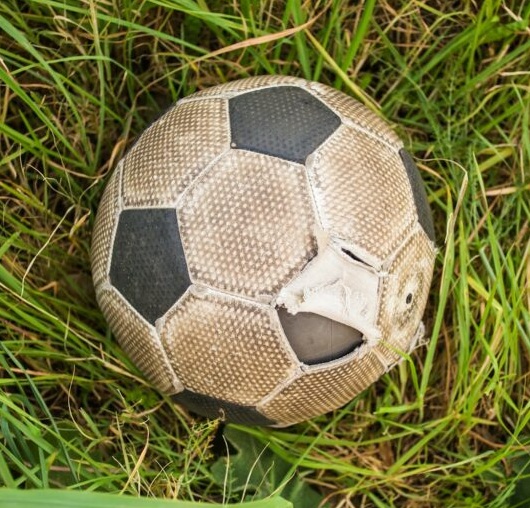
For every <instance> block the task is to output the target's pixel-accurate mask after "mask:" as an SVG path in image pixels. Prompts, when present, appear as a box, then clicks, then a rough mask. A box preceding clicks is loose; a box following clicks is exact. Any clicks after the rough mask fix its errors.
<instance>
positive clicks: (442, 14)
mask: <svg viewBox="0 0 530 508" xmlns="http://www.w3.org/2000/svg"><path fill="white" fill-rule="evenodd" d="M529 35H530V3H529V2H524V1H523V2H520V1H516V0H484V1H483V2H472V1H463V2H452V1H450V0H439V1H437V2H434V3H426V2H421V1H419V0H399V1H395V2H390V1H388V0H380V1H377V2H376V1H375V0H366V1H365V2H349V1H347V0H326V1H323V0H317V1H315V2H307V1H302V0H285V1H283V2H278V1H262V2H253V1H251V0H240V1H239V2H222V1H212V2H205V1H203V0H171V1H170V0H150V1H146V2H134V1H132V0H122V1H121V2H116V1H115V0H104V1H101V2H95V1H86V2H82V1H80V0H27V1H26V2H19V1H16V0H4V1H3V2H2V3H1V4H0V175H1V176H0V197H1V200H0V203H1V209H0V334H1V335H0V339H1V340H0V486H4V487H9V488H11V489H49V488H60V489H68V490H76V489H79V490H84V491H94V492H102V493H123V494H130V495H133V496H138V495H142V496H148V497H161V498H168V499H179V500H188V501H216V502H239V501H241V500H242V499H241V495H242V494H241V491H238V490H237V489H231V488H230V486H229V485H226V484H223V482H220V481H218V479H217V477H216V475H215V474H214V473H213V472H212V465H213V464H214V463H215V461H216V454H217V453H218V452H217V448H218V446H217V444H216V443H217V441H218V437H216V434H217V433H218V430H219V428H218V424H217V422H205V421H199V420H193V419H192V418H191V417H190V416H189V415H188V414H187V413H185V412H184V411H183V410H182V409H180V408H179V407H177V406H175V405H173V404H171V402H170V401H169V400H167V399H165V398H164V397H162V396H161V395H159V394H157V393H156V392H154V391H153V390H152V389H150V387H149V386H148V385H147V383H146V382H145V381H144V380H143V378H142V377H141V376H140V375H139V374H138V372H137V371H136V370H135V369H134V368H133V367H132V365H131V364H130V362H129V360H128V359H127V358H126V357H125V356H124V354H123V353H122V352H121V350H120V349H119V347H118V346H117V345H116V343H115V341H114V340H113V338H112V337H111V336H110V334H109V331H108V328H107V326H106V324H105V322H104V320H103V318H102V316H101V314H100V312H99V310H98V308H97V305H96V303H95V299H94V293H93V289H92V284H91V278H90V271H89V266H90V265H89V254H88V252H89V244H90V236H91V231H92V227H93V222H94V214H95V211H96V209H97V205H98V202H99V198H100V196H101V193H102V189H103V186H104V184H105V181H106V179H107V177H108V175H109V172H110V171H111V170H112V169H113V168H114V166H115V164H116V161H117V160H118V159H119V158H120V157H121V156H122V155H123V153H124V151H125V150H126V149H127V147H129V146H130V145H131V143H132V142H133V140H134V139H135V138H136V137H137V136H138V135H139V134H140V133H141V131H142V130H143V129H144V128H145V127H146V125H148V124H149V122H150V121H151V120H152V119H154V118H155V117H156V116H157V115H158V114H159V113H160V111H162V110H163V109H164V108H165V107H166V106H168V105H169V104H170V103H172V102H173V101H174V100H176V99H178V98H180V97H183V96H185V95H187V94H190V93H192V92H194V91H196V90H198V89H202V88H205V87H207V86H210V85H213V84H217V83H219V82H224V81H227V80H231V79H237V78H242V77H246V76H250V75H256V74H269V73H278V74H292V75H295V76H302V77H305V78H308V79H315V80H319V81H321V82H324V83H327V84H331V85H333V86H335V87H337V88H339V89H341V90H343V91H345V92H347V93H349V94H352V95H354V96H356V97H357V98H359V99H360V100H363V101H364V102H365V103H366V104H368V105H370V107H372V108H373V109H375V110H377V111H378V112H379V113H380V114H381V115H383V116H384V117H385V118H386V119H388V121H389V122H391V123H392V124H393V125H394V126H395V128H396V129H397V131H398V133H399V134H400V135H401V136H402V138H403V139H404V141H405V144H406V145H407V147H408V148H410V150H411V151H412V152H413V153H414V155H415V156H416V158H417V159H418V161H419V163H420V164H419V165H420V169H421V170H422V176H423V178H424V181H425V183H426V187H427V190H428V195H429V199H430V201H431V205H432V208H433V211H434V216H435V222H436V230H437V238H438V244H439V253H438V260H437V266H436V274H435V284H434V286H433V289H432V293H431V299H430V301H429V305H428V309H427V312H426V321H427V325H428V329H429V330H430V331H431V338H430V341H429V343H428V345H427V346H426V347H425V348H422V349H420V350H418V351H417V352H415V353H414V354H413V355H412V356H411V358H410V359H408V360H407V361H405V362H403V363H402V364H401V365H400V366H399V367H398V368H396V369H394V370H392V371H391V372H390V373H389V374H387V375H385V376H384V377H383V379H382V380H380V381H379V382H377V383H376V384H375V385H374V386H372V387H371V388H370V389H369V390H367V391H366V392H365V393H363V394H362V395H360V396H359V397H358V398H357V399H356V400H355V401H353V402H352V403H350V404H348V405H347V406H345V407H344V408H342V409H340V410H337V411H336V412H334V413H332V414H329V415H325V416H323V417H320V418H316V419H314V420H312V421H310V422H306V423H303V424H299V425H297V426H295V427H292V428H289V429H286V430H267V429H256V428H245V427H241V428H240V429H239V430H240V431H242V432H244V433H246V434H248V435H249V437H252V439H253V440H255V441H256V442H258V443H261V444H262V445H263V447H264V448H265V447H266V449H267V456H268V457H270V453H272V454H274V455H275V456H277V457H278V459H281V461H282V464H283V463H286V464H288V465H289V467H290V469H289V472H288V474H287V475H286V478H287V479H288V478H290V477H291V476H292V475H293V474H295V473H296V474H298V475H299V479H300V481H301V482H303V483H305V484H306V485H307V486H309V487H311V488H312V489H314V490H315V491H316V492H318V493H319V495H321V497H323V498H325V499H326V500H327V501H328V502H329V503H330V505H332V506H340V507H350V506H351V507H353V506H356V507H358V506H366V507H368V506H374V507H392V506H396V507H419V506H444V507H446V506H469V507H486V506H487V507H501V506H508V505H509V504H510V502H511V501H510V500H511V499H512V495H513V494H514V492H515V495H516V496H517V495H520V492H523V491H524V489H525V488H528V487H525V485H526V486H527V485H528V482H529V481H530V480H529V476H528V471H529V470H528V463H529V461H530V432H529V427H530V425H529V422H530V377H529V372H530V290H529V287H530V233H529V229H530V199H529V196H530V176H529V170H528V168H530V127H529V126H530V88H529V86H528V79H529V76H530V74H529V71H528V69H530V38H529ZM247 490H248V489H247ZM247 490H245V492H247ZM269 494H273V492H270V493H269ZM2 499H4V498H2ZM50 499H51V498H50ZM513 499H515V498H513ZM245 500H250V494H249V493H248V492H247V493H246V498H245ZM3 502H4V501H0V505H2V503H3ZM267 506H274V505H273V504H269V505H267ZM278 506H280V505H278Z"/></svg>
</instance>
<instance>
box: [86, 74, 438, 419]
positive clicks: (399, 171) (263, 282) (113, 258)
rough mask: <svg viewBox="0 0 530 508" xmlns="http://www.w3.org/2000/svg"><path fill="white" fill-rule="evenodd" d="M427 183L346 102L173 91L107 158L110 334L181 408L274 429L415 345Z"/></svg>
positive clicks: (328, 91) (426, 261)
mask: <svg viewBox="0 0 530 508" xmlns="http://www.w3.org/2000/svg"><path fill="white" fill-rule="evenodd" d="M434 255H435V248H434V232H433V223H432V218H431V213H430V210H429V205H428V202H427V198H426V194H425V190H424V187H423V184H422V181H421V178H420V175H419V173H418V169H417V167H416V166H415V164H414V162H413V159H412V158H411V156H410V155H409V154H408V153H407V152H406V151H405V150H404V149H403V144H402V142H401V141H400V140H399V138H398V137H397V136H396V135H395V134H394V133H393V132H392V130H391V129H390V128H389V127H388V126H387V125H386V124H385V123H384V122H383V121H382V120H380V119H379V118H378V117H377V116H376V115H374V114H373V113H372V112H370V111H369V110H368V109H366V108H365V107H364V106H363V105H361V104H360V103H359V102H357V101H355V100H353V99H352V98H350V97H348V96H347V95H345V94H343V93H341V92H339V91H336V90H334V89H332V88H329V87H327V86H324V85H321V84H318V83H313V82H309V81H305V80H302V79H296V78H291V77H277V76H276V77H275V76H267V77H255V78H249V79H244V80H240V81H234V82H231V83H227V84H224V85H220V86H215V87H212V88H209V89H207V90H205V91H202V92H199V93H196V94H194V95H192V96H189V97H186V98H184V99H182V100H180V101H179V102H177V103H176V104H175V105H174V106H173V107H172V108H171V109H169V110H168V111H167V112H166V113H165V114H164V115H163V116H162V117H161V118H160V119H159V120H157V121H156V122H155V123H153V124H152V125H151V126H150V127H149V128H148V129H147V130H146V131H145V132H144V133H143V134H142V135H141V137H140V138H139V139H138V141H137V142H136V143H135V144H134V146H133V147H132V148H131V149H130V150H129V151H128V153H127V154H126V155H125V157H124V158H123V159H122V160H121V161H120V162H119V164H118V166H117V168H116V170H115V171H114V173H113V175H112V177H111V178H110V181H109V182H108V185H107V187H106V190H105V192H104V195H103V198H102V200H101V204H100V207H99V211H98V214H97V218H96V222H95V227H94V236H93V245H92V269H93V277H94V283H95V288H96V294H97V299H98V302H99V305H100V307H101V309H102V311H103V314H104V315H105V317H106V319H107V320H108V322H109V324H110V327H111V329H112V331H113V332H114V334H115V336H116V338H117V340H118V341H119V343H120V344H121V346H122V347H123V349H124V350H125V352H126V353H127V354H128V355H129V357H130V358H131V359H132V361H133V362H134V363H135V364H136V365H137V366H138V367H139V368H140V370H141V371H142V372H143V373H144V374H145V376H146V377H147V378H148V379H149V380H150V381H151V382H152V384H153V385H154V386H156V387H157V388H158V389H159V390H161V391H163V392H165V393H168V394H171V395H173V396H174V399H175V401H177V402H178V403H180V404H182V405H184V406H186V407H187V408H189V409H190V410H191V411H192V412H195V413H199V414H201V415H205V416H208V417H221V418H223V419H226V420H227V421H233V422H240V423H246V424H257V425H273V426H285V425H290V424H293V423H296V422H300V421H302V420H305V419H308V418H311V417H313V416H316V415H319V414H322V413H325V412H327V411H330V410H333V409H335V408H337V407H339V406H341V405H343V404H345V403H347V402H348V401H350V400H351V399H352V398H353V397H354V396H355V395H357V394H358V393H359V392H361V391H362V390H364V389H365V388H367V387H368V386H369V385H370V384H372V383H373V382H374V381H376V380H377V379H378V378H379V377H380V376H381V375H382V374H383V373H384V372H386V371H387V370H388V369H389V368H390V367H392V366H393V365H394V364H395V363H396V362H398V361H399V360H400V359H402V358H403V356H404V355H406V354H407V353H408V352H410V351H411V349H412V348H413V347H414V346H415V345H416V344H417V343H418V339H419V338H421V337H422V335H423V333H424V328H423V325H422V323H421V318H422V314H423V311H424V308H425V304H426V300H427V296H428V292H429V286H430V282H431V278H432V272H433V263H434Z"/></svg>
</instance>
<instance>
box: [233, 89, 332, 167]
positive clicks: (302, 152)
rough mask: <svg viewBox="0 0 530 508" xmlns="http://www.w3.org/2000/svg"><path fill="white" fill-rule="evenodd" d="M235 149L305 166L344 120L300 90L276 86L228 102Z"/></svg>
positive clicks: (245, 94) (239, 96)
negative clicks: (309, 156) (309, 157)
mask: <svg viewBox="0 0 530 508" xmlns="http://www.w3.org/2000/svg"><path fill="white" fill-rule="evenodd" d="M228 104H229V113H230V129H231V133H232V147H233V148H240V149H244V150H252V151H254V152H260V153H264V154H267V155H274V156H275V157H281V158H282V159H287V160H290V161H294V162H299V163H304V162H305V160H306V157H307V156H308V155H310V154H311V153H313V152H314V151H315V149H316V148H318V147H319V146H320V145H321V144H322V143H323V142H324V141H325V140H326V139H327V138H328V137H329V136H330V135H331V134H333V132H335V130H336V129H337V128H338V127H339V125H340V124H341V120H340V118H339V117H338V116H337V115H336V114H335V113H334V112H333V111H331V109H329V108H328V107H327V106H326V105H325V104H323V103H322V102H321V101H319V100H318V99H317V98H316V97H313V95H311V94H310V93H309V92H306V91H305V90H303V89H302V88H299V87H297V86H276V87H272V88H264V89H262V90H255V91H253V92H248V93H244V94H242V95H238V96H236V97H233V98H232V99H230V100H229V101H228Z"/></svg>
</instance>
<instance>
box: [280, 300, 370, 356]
mask: <svg viewBox="0 0 530 508" xmlns="http://www.w3.org/2000/svg"><path fill="white" fill-rule="evenodd" d="M277 311H278V316H279V318H280V323H281V325H282V328H283V332H284V333H285V336H286V337H287V340H288V341H289V344H291V347H292V348H293V350H294V352H295V353H296V356H297V357H298V359H299V360H300V361H301V362H303V363H305V364H307V365H314V364H316V363H324V362H330V361H332V360H337V359H338V358H341V357H342V356H344V355H347V354H348V353H351V352H352V351H353V350H354V349H356V348H358V347H359V346H360V345H361V344H362V343H363V335H362V333H361V332H360V331H359V330H355V329H354V328H351V327H350V326H347V325H345V324H342V323H339V322H338V321H333V320H332V319H329V318H327V317H324V316H320V315H318V314H314V313H312V312H298V313H297V314H291V313H289V312H287V310H286V309H284V308H283V307H279V308H278V309H277Z"/></svg>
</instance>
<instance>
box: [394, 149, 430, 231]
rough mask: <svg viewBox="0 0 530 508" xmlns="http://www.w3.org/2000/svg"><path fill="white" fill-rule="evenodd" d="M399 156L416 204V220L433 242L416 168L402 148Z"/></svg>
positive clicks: (423, 190)
mask: <svg viewBox="0 0 530 508" xmlns="http://www.w3.org/2000/svg"><path fill="white" fill-rule="evenodd" d="M399 155H400V156H401V160H402V161H403V165H404V166H405V169H406V170H407V175H408V177H409V182H410V186H411V188H412V195H413V196H414V203H415V204H416V210H417V211H418V220H419V222H420V224H421V227H422V228H423V230H424V231H425V233H426V234H427V236H428V237H429V238H430V239H431V241H433V242H434V239H435V235H434V223H433V220H432V212H431V208H430V206H429V200H428V199H427V193H426V192H425V186H424V185H423V180H422V179H421V175H420V172H419V170H418V167H417V166H416V164H415V162H414V160H413V159H412V157H411V156H410V154H409V153H408V152H407V151H406V150H404V149H403V148H402V149H401V150H400V151H399Z"/></svg>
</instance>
